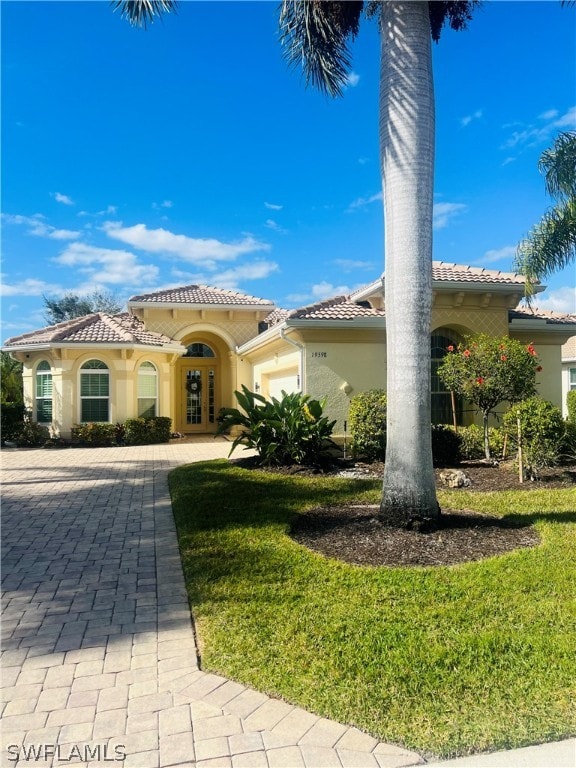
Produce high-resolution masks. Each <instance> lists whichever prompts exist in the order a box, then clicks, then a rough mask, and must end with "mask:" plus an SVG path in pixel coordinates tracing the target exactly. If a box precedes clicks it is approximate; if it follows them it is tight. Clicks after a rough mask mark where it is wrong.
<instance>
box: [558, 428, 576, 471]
mask: <svg viewBox="0 0 576 768" xmlns="http://www.w3.org/2000/svg"><path fill="white" fill-rule="evenodd" d="M564 428H565V430H566V431H565V433H564V439H563V440H562V444H561V446H560V453H561V458H562V460H563V461H569V462H570V463H573V462H575V461H576V421H566V422H565V424H564Z"/></svg>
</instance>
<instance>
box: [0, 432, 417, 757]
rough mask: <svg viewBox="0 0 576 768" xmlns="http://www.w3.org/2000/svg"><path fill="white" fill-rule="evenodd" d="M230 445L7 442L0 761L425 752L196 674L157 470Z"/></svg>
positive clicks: (217, 453)
mask: <svg viewBox="0 0 576 768" xmlns="http://www.w3.org/2000/svg"><path fill="white" fill-rule="evenodd" d="M228 450H229V444H228V443H226V442H224V441H215V440H213V439H212V438H204V439H203V438H199V439H198V440H196V441H194V442H189V443H180V444H171V445H161V446H144V447H134V448H101V449H98V448H94V449H70V450H53V451H49V450H5V451H2V455H1V459H2V465H3V470H2V479H3V487H2V497H3V510H2V521H3V528H2V539H3V555H2V572H3V590H4V592H3V622H2V633H3V640H2V693H3V696H2V701H3V704H2V708H3V710H2V732H3V735H2V745H1V747H2V751H1V757H0V766H2V768H5V767H7V766H15V765H18V766H20V767H21V766H32V765H34V766H38V765H41V766H52V765H54V766H56V765H68V766H69V765H84V766H89V768H96V766H107V767H108V768H109V767H110V766H113V765H124V766H125V767H126V768H158V767H160V768H168V766H197V767H198V768H209V766H215V767H216V768H228V767H231V768H244V767H245V766H246V767H248V766H265V767H269V768H280V767H281V766H286V767H287V768H298V767H299V766H303V767H304V768H306V767H308V768H312V767H314V768H316V767H318V768H320V767H321V766H330V767H331V766H338V767H339V768H354V767H355V766H357V767H358V768H371V767H372V766H373V768H393V767H396V766H408V765H415V764H418V763H422V762H423V761H422V760H421V759H420V757H419V756H418V755H416V754H414V753H411V752H407V751H406V750H402V749H399V748H397V747H394V746H391V745H386V744H380V743H378V742H377V741H376V740H375V739H373V738H372V737H370V736H368V735H366V734H364V733H362V732H360V731H359V730H357V729H355V728H350V727H348V726H344V725H340V724H339V723H335V722H332V721H329V720H326V719H323V718H320V717H317V716H316V715H313V714H310V713H309V712H306V711H304V710H302V709H298V708H297V707H294V706H291V705H289V704H287V703H285V702H282V701H278V700H275V699H270V698H269V697H267V696H265V695H264V694H262V693H258V692H257V691H254V690H250V689H247V688H245V687H244V686H242V685H239V684H238V683H235V682H233V681H231V680H226V679H225V678H223V677H219V676H217V675H213V674H208V673H205V672H203V671H201V670H200V669H199V667H198V662H197V652H196V645H195V640H194V634H193V629H192V624H191V620H190V609H189V606H188V601H187V596H186V591H185V589H184V581H183V577H182V569H181V564H180V557H179V553H178V545H177V540H176V533H175V526H174V519H173V516H172V509H171V505H170V498H169V495H168V487H167V474H168V471H169V470H170V469H171V468H173V467H176V466H178V465H180V464H184V463H189V462H192V461H198V460H201V459H210V458H216V457H221V456H226V455H227V453H228ZM54 752H55V753H56V754H55V756H53V753H54ZM124 756H125V759H123V760H122V762H120V760H121V759H122V758H124Z"/></svg>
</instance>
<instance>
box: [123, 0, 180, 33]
mask: <svg viewBox="0 0 576 768" xmlns="http://www.w3.org/2000/svg"><path fill="white" fill-rule="evenodd" d="M111 5H112V8H113V10H115V11H117V10H119V11H120V15H121V16H122V18H123V19H127V20H128V21H129V22H130V24H132V25H133V26H135V27H144V28H146V26H147V24H148V23H149V22H150V23H152V22H153V21H154V19H155V18H156V16H161V15H162V14H163V13H170V12H171V11H175V10H176V2H175V0H112V2H111Z"/></svg>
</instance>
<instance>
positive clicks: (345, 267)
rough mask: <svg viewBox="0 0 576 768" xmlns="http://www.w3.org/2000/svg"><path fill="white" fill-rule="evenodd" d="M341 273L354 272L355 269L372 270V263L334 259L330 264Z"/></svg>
mask: <svg viewBox="0 0 576 768" xmlns="http://www.w3.org/2000/svg"><path fill="white" fill-rule="evenodd" d="M332 263H333V264H335V265H336V266H337V267H340V269H341V270H342V271H343V272H354V271H356V270H357V269H374V262H373V261H360V260H358V259H334V261H333V262H332Z"/></svg>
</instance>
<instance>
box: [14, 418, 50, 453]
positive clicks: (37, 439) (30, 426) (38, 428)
mask: <svg viewBox="0 0 576 768" xmlns="http://www.w3.org/2000/svg"><path fill="white" fill-rule="evenodd" d="M49 438H50V432H49V430H48V427H44V426H43V425H42V424H38V423H37V422H35V421H28V420H26V421H24V422H23V423H22V424H20V428H19V429H18V431H17V433H16V434H15V436H14V440H15V442H16V445H17V446H18V447H19V448H33V447H36V446H38V445H44V443H45V442H46V441H47V440H48V439H49Z"/></svg>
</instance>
